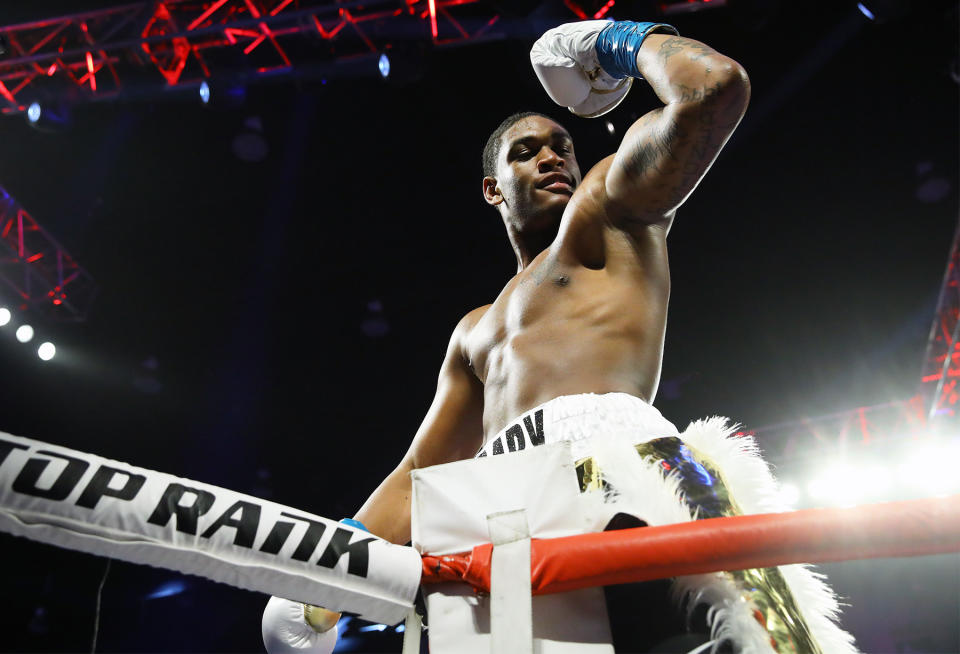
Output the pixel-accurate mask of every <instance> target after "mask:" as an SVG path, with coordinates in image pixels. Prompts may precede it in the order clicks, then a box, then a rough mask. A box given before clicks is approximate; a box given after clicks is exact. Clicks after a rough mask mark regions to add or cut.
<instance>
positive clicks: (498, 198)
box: [484, 116, 580, 229]
mask: <svg viewBox="0 0 960 654" xmlns="http://www.w3.org/2000/svg"><path fill="white" fill-rule="evenodd" d="M579 184H580V168H579V166H577V159H576V157H575V156H574V153H573V140H572V139H571V138H570V134H569V133H568V132H567V130H565V129H564V128H563V127H562V126H561V125H559V124H558V123H556V122H554V121H552V120H549V119H547V118H543V117H541V116H529V117H527V118H524V119H522V120H520V121H518V122H517V123H516V124H515V125H513V126H511V127H510V129H508V130H507V131H506V132H504V134H503V136H502V137H501V147H500V156H499V158H498V160H497V177H496V179H494V178H491V177H487V178H485V179H484V196H485V197H486V198H487V202H489V203H490V204H493V205H495V206H498V207H501V213H502V212H503V211H504V209H505V210H506V214H505V217H507V218H508V219H511V220H513V221H516V222H518V223H519V224H518V227H520V228H521V229H522V228H523V227H525V226H527V225H530V226H531V227H534V228H535V227H537V223H539V222H540V220H538V219H542V218H544V217H547V218H551V219H559V217H560V216H562V215H563V210H564V209H565V208H566V206H567V203H568V202H570V198H571V196H572V195H573V192H574V190H575V189H576V188H577V186H578V185H579Z"/></svg>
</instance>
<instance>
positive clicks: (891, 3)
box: [857, 0, 910, 23]
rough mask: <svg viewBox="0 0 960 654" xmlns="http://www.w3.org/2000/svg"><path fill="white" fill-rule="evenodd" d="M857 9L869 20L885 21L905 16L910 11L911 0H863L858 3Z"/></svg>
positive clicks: (875, 21)
mask: <svg viewBox="0 0 960 654" xmlns="http://www.w3.org/2000/svg"><path fill="white" fill-rule="evenodd" d="M857 9H859V10H860V13H861V14H863V15H864V16H865V17H866V18H867V20H869V21H871V22H874V23H885V22H887V21H890V20H897V19H900V18H903V17H904V16H906V15H907V14H908V13H910V2H908V0H861V2H858V3H857Z"/></svg>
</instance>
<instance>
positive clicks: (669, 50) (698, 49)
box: [660, 36, 717, 61]
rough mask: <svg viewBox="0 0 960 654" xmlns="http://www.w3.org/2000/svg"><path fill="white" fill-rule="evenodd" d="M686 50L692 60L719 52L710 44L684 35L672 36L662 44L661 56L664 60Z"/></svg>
mask: <svg viewBox="0 0 960 654" xmlns="http://www.w3.org/2000/svg"><path fill="white" fill-rule="evenodd" d="M684 51H686V52H687V53H688V54H689V56H690V59H691V60H692V61H696V60H697V59H700V58H702V57H706V56H708V55H715V54H717V51H716V50H714V49H713V48H711V47H710V46H708V45H704V44H703V43H700V41H694V40H693V39H685V38H683V37H682V36H671V37H670V38H668V39H667V40H666V41H664V42H663V43H662V44H661V45H660V57H661V58H662V59H663V60H664V61H666V60H667V59H669V58H670V57H672V56H673V55H675V54H677V53H680V52H684Z"/></svg>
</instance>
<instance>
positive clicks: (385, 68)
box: [377, 53, 390, 79]
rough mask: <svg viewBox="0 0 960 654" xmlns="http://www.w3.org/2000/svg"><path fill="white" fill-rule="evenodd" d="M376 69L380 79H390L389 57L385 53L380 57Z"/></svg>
mask: <svg viewBox="0 0 960 654" xmlns="http://www.w3.org/2000/svg"><path fill="white" fill-rule="evenodd" d="M377 68H379V69H380V77H382V78H383V79H387V78H388V77H390V57H388V56H387V55H386V53H384V54H381V55H380V59H379V60H378V61H377Z"/></svg>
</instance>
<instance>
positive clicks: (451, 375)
mask: <svg viewBox="0 0 960 654" xmlns="http://www.w3.org/2000/svg"><path fill="white" fill-rule="evenodd" d="M531 62H532V64H533V66H534V70H535V71H536V73H537V76H538V77H539V79H540V80H541V82H542V83H543V85H544V88H545V89H546V91H547V94H548V95H549V96H550V97H551V99H553V100H554V101H555V102H557V103H558V104H560V105H563V106H567V107H568V108H569V109H570V111H571V112H572V113H574V114H575V115H578V116H584V117H596V116H599V115H603V114H604V113H606V112H608V111H610V110H612V109H613V108H614V107H615V106H616V105H617V104H619V103H620V102H621V101H622V100H623V99H624V97H625V95H626V93H627V92H628V91H629V89H630V85H631V84H632V82H633V80H635V79H643V80H645V81H646V82H647V83H648V84H649V85H650V87H651V88H652V89H653V91H654V93H655V94H656V95H657V97H658V98H659V99H660V100H661V101H662V102H663V106H662V107H659V108H657V109H654V110H653V111H650V112H649V113H647V114H646V115H644V116H642V117H641V118H640V119H639V120H637V121H636V122H635V123H634V124H633V125H632V126H631V127H630V128H629V129H628V130H627V132H626V134H625V136H624V138H623V141H622V142H621V144H620V146H619V148H618V149H617V151H616V152H615V153H614V154H611V155H610V156H608V157H606V158H604V159H603V160H601V161H600V162H599V163H597V164H596V165H595V166H593V168H591V169H590V170H589V172H587V173H586V174H585V175H584V174H582V171H581V169H580V165H579V163H578V161H577V158H576V154H575V150H574V145H573V140H572V138H571V136H570V134H569V132H568V131H567V130H566V129H565V128H564V127H563V126H562V125H561V124H559V123H558V122H556V121H554V120H553V119H551V118H549V117H547V116H545V115H543V114H538V113H532V112H527V113H520V114H514V115H512V116H510V117H508V118H507V119H505V120H504V121H503V122H502V123H500V125H499V126H498V127H497V128H496V130H494V132H493V133H492V134H491V135H490V138H489V140H488V142H487V144H486V147H485V148H484V151H483V173H484V177H483V182H482V190H483V197H484V200H485V201H486V202H487V204H489V205H490V206H491V207H493V208H494V209H495V210H496V211H497V212H498V213H499V214H500V217H501V219H502V220H503V223H504V226H505V228H506V231H507V237H508V239H509V241H510V245H511V246H512V248H513V251H514V253H515V255H516V259H517V274H516V275H515V276H514V277H513V278H512V279H511V280H510V281H509V282H507V284H506V286H505V287H504V289H503V290H502V291H501V293H500V295H499V296H498V297H497V298H496V299H495V300H494V302H493V303H492V304H488V305H486V306H482V307H479V308H476V309H474V310H472V311H470V312H469V313H467V314H466V315H465V316H464V317H463V319H462V320H460V322H459V324H457V326H456V328H455V329H454V330H453V335H452V337H451V338H450V342H449V345H448V346H447V350H446V356H445V358H444V361H443V364H442V366H441V369H440V375H439V380H438V384H437V391H436V396H435V398H434V400H433V403H432V404H431V406H430V408H429V410H428V411H427V414H426V417H425V419H424V421H423V423H422V425H421V426H420V428H419V429H418V431H417V433H416V435H415V436H414V438H413V441H412V443H411V445H410V447H409V450H408V451H407V453H406V455H405V456H404V457H403V459H402V460H401V461H400V463H399V465H398V466H397V467H396V469H394V470H393V472H391V473H390V474H389V475H388V476H387V477H386V479H385V480H384V481H383V482H382V483H381V484H380V486H379V487H378V488H377V489H376V490H375V491H374V492H373V494H372V495H371V496H370V497H369V499H368V500H367V501H366V503H364V505H363V506H362V507H361V508H360V510H359V511H358V512H357V514H356V516H355V519H356V520H358V521H360V522H362V523H363V524H364V525H366V527H367V528H368V529H369V531H371V532H372V533H373V534H375V535H377V536H380V537H381V538H384V539H386V540H388V541H391V542H394V543H407V542H408V541H410V497H411V480H410V472H411V470H413V469H415V468H422V467H427V466H433V465H437V464H441V463H446V462H450V461H456V460H460V459H466V458H470V457H473V456H474V455H475V454H477V452H478V450H480V451H482V448H483V446H484V445H485V444H486V442H487V441H488V440H491V439H492V438H493V437H494V436H496V435H497V434H498V433H499V432H501V430H502V429H504V428H505V427H507V426H508V424H509V423H510V422H511V421H512V420H513V419H514V418H516V417H518V416H521V415H522V414H524V413H526V412H528V411H530V410H531V409H533V408H535V407H537V406H539V405H543V404H545V403H547V402H550V401H551V400H554V399H555V398H559V397H563V396H573V395H580V394H628V395H630V396H633V397H635V398H639V399H640V400H642V401H644V402H646V403H648V404H649V403H652V401H653V399H654V396H655V394H656V390H657V385H658V382H659V377H660V368H661V360H662V356H663V343H664V334H665V328H666V317H667V303H668V299H669V294H670V274H669V267H668V263H667V234H668V233H669V231H670V226H671V225H672V223H673V220H674V218H675V217H676V214H677V211H678V209H679V208H680V206H681V205H682V204H683V203H684V201H685V200H686V199H687V198H688V197H689V196H690V194H691V193H692V192H693V190H694V189H695V188H696V187H697V184H699V182H700V180H701V179H702V178H703V176H704V175H705V174H706V172H707V171H708V170H709V169H710V166H711V165H712V164H713V162H714V161H715V160H716V158H717V155H718V154H719V153H720V150H721V149H722V148H723V146H724V144H725V143H726V142H727V140H728V139H729V138H730V135H731V134H732V133H733V131H734V129H735V128H736V127H737V125H738V124H739V122H740V120H741V118H742V117H743V115H744V112H745V111H746V108H747V103H748V101H749V98H750V83H749V80H748V78H747V74H746V72H745V71H744V69H743V67H742V66H741V65H740V64H738V63H737V62H736V61H734V60H733V59H731V58H730V57H727V56H725V55H723V54H720V53H718V52H716V51H715V50H713V49H712V48H710V47H709V46H707V45H705V44H703V43H701V42H699V41H696V40H694V39H689V38H684V37H681V36H678V35H677V32H676V30H675V29H673V28H672V27H670V26H668V25H663V24H654V23H634V22H630V21H622V22H609V21H583V22H578V23H569V24H565V25H561V26H559V27H557V28H554V29H552V30H550V31H548V32H547V33H545V34H544V35H543V36H542V37H541V38H540V39H539V40H538V41H537V42H536V44H535V45H534V47H533V49H532V51H531ZM283 602H285V600H284V601H283ZM283 602H280V601H279V600H272V601H271V607H270V608H269V609H268V612H267V613H268V614H269V619H268V616H267V615H265V618H264V639H265V642H267V641H268V636H269V640H270V643H274V645H273V647H272V648H271V646H270V644H268V649H270V651H272V652H273V651H315V652H320V651H330V650H331V649H332V647H333V643H335V637H334V638H333V639H331V637H330V636H329V633H324V632H329V630H330V629H331V627H332V625H334V624H335V623H336V617H337V615H336V614H335V613H332V612H324V611H322V610H317V609H314V608H311V607H304V605H302V604H297V603H293V602H288V603H286V604H284V603H283ZM278 634H279V636H277V635H278ZM277 641H280V644H276V643H277ZM283 643H286V644H283ZM287 648H289V649H287Z"/></svg>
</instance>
